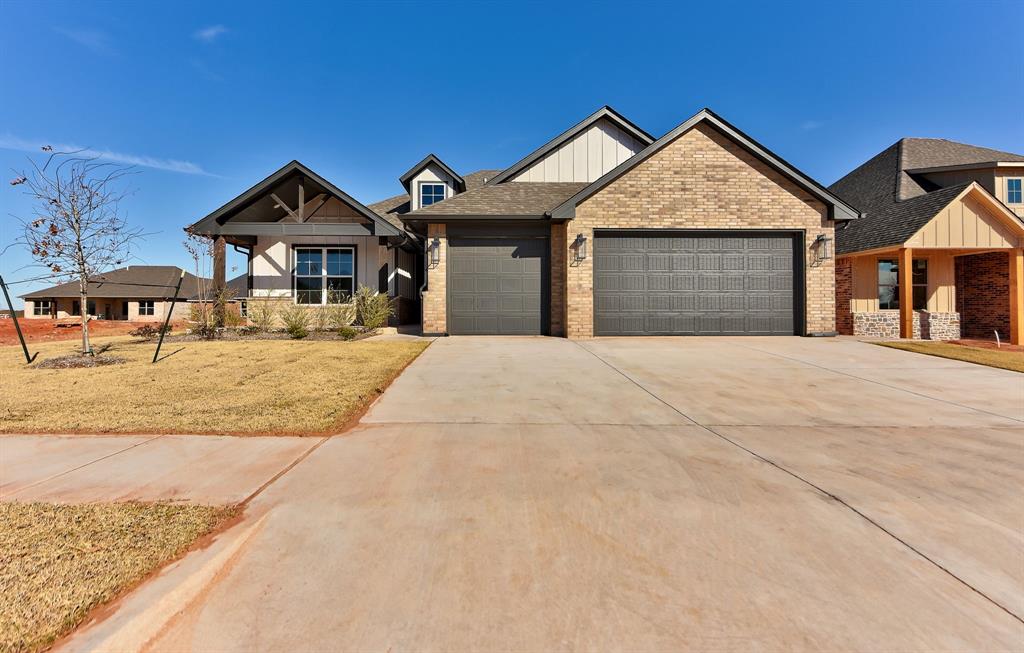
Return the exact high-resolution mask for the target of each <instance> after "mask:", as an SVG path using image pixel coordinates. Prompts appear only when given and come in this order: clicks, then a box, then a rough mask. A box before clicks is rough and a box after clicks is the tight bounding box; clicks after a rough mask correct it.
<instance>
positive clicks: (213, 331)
mask: <svg viewBox="0 0 1024 653" xmlns="http://www.w3.org/2000/svg"><path fill="white" fill-rule="evenodd" d="M191 331H192V335H195V336H199V337H200V338H202V339H203V340H216V339H217V338H219V337H220V334H221V330H220V329H218V328H217V327H216V326H215V325H214V324H213V322H206V321H204V322H196V323H195V324H193V325H192V329H191Z"/></svg>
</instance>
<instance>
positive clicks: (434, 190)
mask: <svg viewBox="0 0 1024 653" xmlns="http://www.w3.org/2000/svg"><path fill="white" fill-rule="evenodd" d="M443 199H444V184H420V206H430V205H431V204H436V203H437V202H440V201H441V200H443Z"/></svg>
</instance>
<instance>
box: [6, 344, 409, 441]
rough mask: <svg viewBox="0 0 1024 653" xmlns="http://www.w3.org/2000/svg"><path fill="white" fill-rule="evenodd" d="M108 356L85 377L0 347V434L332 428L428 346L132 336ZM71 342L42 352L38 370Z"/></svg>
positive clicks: (81, 371) (71, 348) (17, 349)
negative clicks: (114, 359)
mask: <svg viewBox="0 0 1024 653" xmlns="http://www.w3.org/2000/svg"><path fill="white" fill-rule="evenodd" d="M101 343H110V345H111V347H110V349H109V350H107V352H106V353H107V354H109V355H115V356H121V357H124V358H126V359H127V362H126V363H124V364H121V365H110V366H105V367H95V368H88V369H39V368H36V367H33V366H26V365H25V359H24V358H23V357H22V353H21V349H20V347H17V346H13V347H12V346H7V347H0V370H3V372H2V373H0V432H3V433H150V432H152V433H229V434H232V433H237V434H257V433H289V434H306V433H317V432H325V431H330V430H332V429H337V428H339V427H340V426H341V425H343V424H345V423H346V422H348V421H349V420H350V419H352V418H353V417H354V416H355V415H357V414H358V413H360V412H361V411H362V410H363V409H364V408H365V407H366V405H368V404H369V403H370V401H372V400H373V399H374V398H375V397H376V396H377V395H378V394H379V393H380V392H382V391H383V390H384V388H386V387H387V385H388V384H389V383H390V382H391V381H392V380H393V379H394V378H395V377H396V376H397V375H398V374H399V372H401V370H402V369H403V368H405V366H406V365H407V364H408V363H409V362H411V361H412V360H413V359H414V358H416V356H418V355H419V354H420V352H422V351H423V350H424V349H425V348H426V346H427V343H426V342H425V341H418V340H391V341H380V340H377V341H372V340H371V341H357V342H343V341H319V342H318V341H303V340H299V341H292V340H255V341H222V342H218V341H213V342H167V343H164V348H163V350H162V352H161V356H162V357H163V356H166V358H162V360H160V361H159V362H158V363H157V364H155V365H152V364H150V360H151V359H152V357H153V351H154V348H155V343H139V342H136V341H133V340H132V339H130V338H109V339H97V345H99V344H101ZM76 344H77V343H74V342H56V343H46V344H40V345H37V346H35V347H33V351H34V350H35V349H38V350H39V351H40V354H39V357H38V358H37V359H36V362H37V363H38V362H39V361H42V360H43V359H45V358H49V357H54V356H59V355H62V354H67V353H70V352H73V351H74V350H75V347H76Z"/></svg>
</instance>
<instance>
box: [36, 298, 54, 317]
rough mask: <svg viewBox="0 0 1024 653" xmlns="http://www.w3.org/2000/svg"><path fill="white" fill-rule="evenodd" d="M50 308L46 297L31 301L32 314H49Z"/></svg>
mask: <svg viewBox="0 0 1024 653" xmlns="http://www.w3.org/2000/svg"><path fill="white" fill-rule="evenodd" d="M50 310H51V308H50V300H48V299H42V300H40V299H37V300H36V301H34V302H32V315H49V314H50Z"/></svg>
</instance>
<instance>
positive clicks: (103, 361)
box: [34, 354, 128, 370]
mask: <svg viewBox="0 0 1024 653" xmlns="http://www.w3.org/2000/svg"><path fill="white" fill-rule="evenodd" d="M127 362H128V359H127V358H122V357H121V356H111V355H110V354H98V355H96V356H85V355H82V354H67V355H66V356H57V357H54V358H47V359H46V360H43V361H40V362H39V363H36V364H35V365H34V367H35V368H36V369H40V370H70V369H76V368H80V367H102V366H104V365H120V364H122V363H127Z"/></svg>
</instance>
